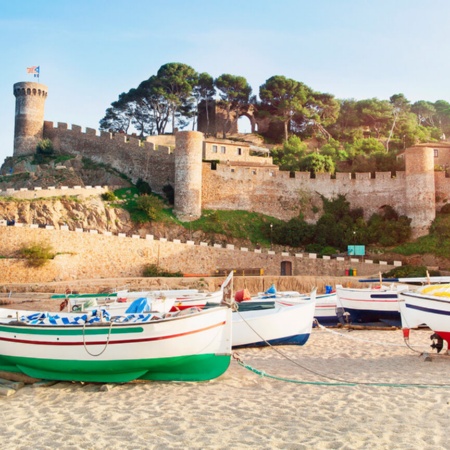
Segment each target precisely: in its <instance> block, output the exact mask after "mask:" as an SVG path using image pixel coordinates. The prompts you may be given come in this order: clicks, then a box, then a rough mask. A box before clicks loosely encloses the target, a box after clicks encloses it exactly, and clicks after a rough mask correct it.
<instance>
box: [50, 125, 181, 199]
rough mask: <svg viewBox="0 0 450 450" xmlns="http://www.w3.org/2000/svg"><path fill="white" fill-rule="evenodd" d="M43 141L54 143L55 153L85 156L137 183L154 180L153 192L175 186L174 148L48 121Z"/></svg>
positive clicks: (121, 135)
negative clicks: (168, 185) (106, 165)
mask: <svg viewBox="0 0 450 450" xmlns="http://www.w3.org/2000/svg"><path fill="white" fill-rule="evenodd" d="M42 137H43V138H47V139H50V140H51V141H52V142H53V146H54V148H55V150H57V151H61V152H63V153H69V154H72V155H81V156H84V157H87V158H89V159H91V160H93V161H94V162H96V163H100V164H108V165H110V166H111V167H113V168H114V169H116V170H118V171H119V172H121V173H123V174H125V175H127V176H128V177H129V178H130V179H131V180H132V181H133V182H136V181H137V180H138V179H139V178H141V179H142V180H146V181H147V180H151V186H152V189H153V190H154V191H155V192H162V189H163V187H164V186H165V185H167V184H172V185H173V183H174V176H175V170H174V169H175V165H174V160H175V159H174V149H173V148H171V147H168V146H164V145H156V144H154V143H152V142H145V141H141V140H140V139H138V138H137V137H135V136H127V135H125V134H113V133H109V132H104V131H102V132H101V133H100V135H98V134H97V132H96V130H94V129H93V128H86V130H85V132H83V131H82V128H81V127H80V126H78V125H72V127H71V128H69V127H68V125H67V124H66V123H61V122H58V124H57V125H56V127H55V126H54V124H53V122H44V128H43V134H42Z"/></svg>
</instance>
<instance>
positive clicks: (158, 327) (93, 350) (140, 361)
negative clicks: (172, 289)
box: [0, 307, 231, 382]
mask: <svg viewBox="0 0 450 450" xmlns="http://www.w3.org/2000/svg"><path fill="white" fill-rule="evenodd" d="M230 358H231V311H230V310H229V309H228V308H223V307H218V308H214V309H213V310H208V311H201V312H198V313H195V314H192V315H186V316H180V317H174V318H170V319H164V320H161V321H159V320H156V321H154V322H147V323H133V324H114V325H112V326H110V325H109V324H107V323H105V324H102V325H95V326H94V325H91V326H85V327H83V326H49V325H20V324H15V323H3V324H0V370H5V371H9V372H21V373H24V374H26V375H28V376H31V377H35V378H44V379H49V380H67V381H86V382H128V381H131V380H135V379H145V380H166V381H203V380H209V379H212V378H216V377H218V376H220V375H221V374H222V373H224V372H225V371H226V370H227V368H228V366H229V363H230Z"/></svg>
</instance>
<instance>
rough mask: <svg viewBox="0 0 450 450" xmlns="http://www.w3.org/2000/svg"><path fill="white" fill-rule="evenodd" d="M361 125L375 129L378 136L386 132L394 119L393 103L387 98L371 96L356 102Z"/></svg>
mask: <svg viewBox="0 0 450 450" xmlns="http://www.w3.org/2000/svg"><path fill="white" fill-rule="evenodd" d="M356 109H357V112H358V114H359V116H360V119H361V125H362V126H365V127H368V128H369V129H370V130H371V131H372V130H373V131H374V132H375V134H376V137H377V138H380V137H381V136H382V135H383V134H384V133H385V132H386V129H387V127H388V126H389V123H390V122H391V120H392V105H391V103H389V102H388V101H387V100H378V99H377V98H371V99H366V100H360V101H359V102H357V104H356Z"/></svg>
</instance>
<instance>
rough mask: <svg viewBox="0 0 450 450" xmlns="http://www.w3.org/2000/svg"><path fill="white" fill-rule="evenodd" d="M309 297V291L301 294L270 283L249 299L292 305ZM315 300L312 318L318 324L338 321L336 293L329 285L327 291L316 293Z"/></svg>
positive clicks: (329, 323)
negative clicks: (266, 288)
mask: <svg viewBox="0 0 450 450" xmlns="http://www.w3.org/2000/svg"><path fill="white" fill-rule="evenodd" d="M310 299H311V296H310V294H309V293H308V294H302V293H300V292H297V291H278V290H276V288H275V286H274V285H272V286H271V287H270V288H269V289H268V290H267V291H265V292H260V293H258V295H255V296H253V297H250V300H249V301H252V302H261V301H275V302H276V303H278V304H280V305H283V306H293V305H298V304H299V303H304V302H305V301H308V300H310ZM315 302H316V306H315V310H314V318H315V319H317V321H318V322H319V323H320V324H327V325H331V324H337V323H338V317H337V315H336V307H337V295H336V292H335V291H332V289H331V286H327V291H326V292H325V293H324V294H316V296H315Z"/></svg>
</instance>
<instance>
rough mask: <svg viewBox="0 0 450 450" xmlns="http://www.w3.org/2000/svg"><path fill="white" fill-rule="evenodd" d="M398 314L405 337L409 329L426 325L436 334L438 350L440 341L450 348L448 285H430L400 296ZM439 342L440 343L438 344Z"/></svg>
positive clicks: (449, 289)
mask: <svg viewBox="0 0 450 450" xmlns="http://www.w3.org/2000/svg"><path fill="white" fill-rule="evenodd" d="M400 297H401V299H400V300H401V301H400V313H401V321H402V328H403V329H404V335H405V337H407V336H408V334H409V330H410V329H411V328H416V327H418V326H420V325H426V326H428V327H429V328H431V330H433V332H434V333H435V334H436V336H434V337H436V338H437V341H438V343H437V344H434V345H435V347H436V348H438V350H441V349H442V341H446V342H447V348H450V320H449V317H450V284H444V285H431V286H423V287H420V288H417V289H416V290H415V291H411V290H407V291H403V292H401V294H400ZM439 341H440V342H439Z"/></svg>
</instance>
